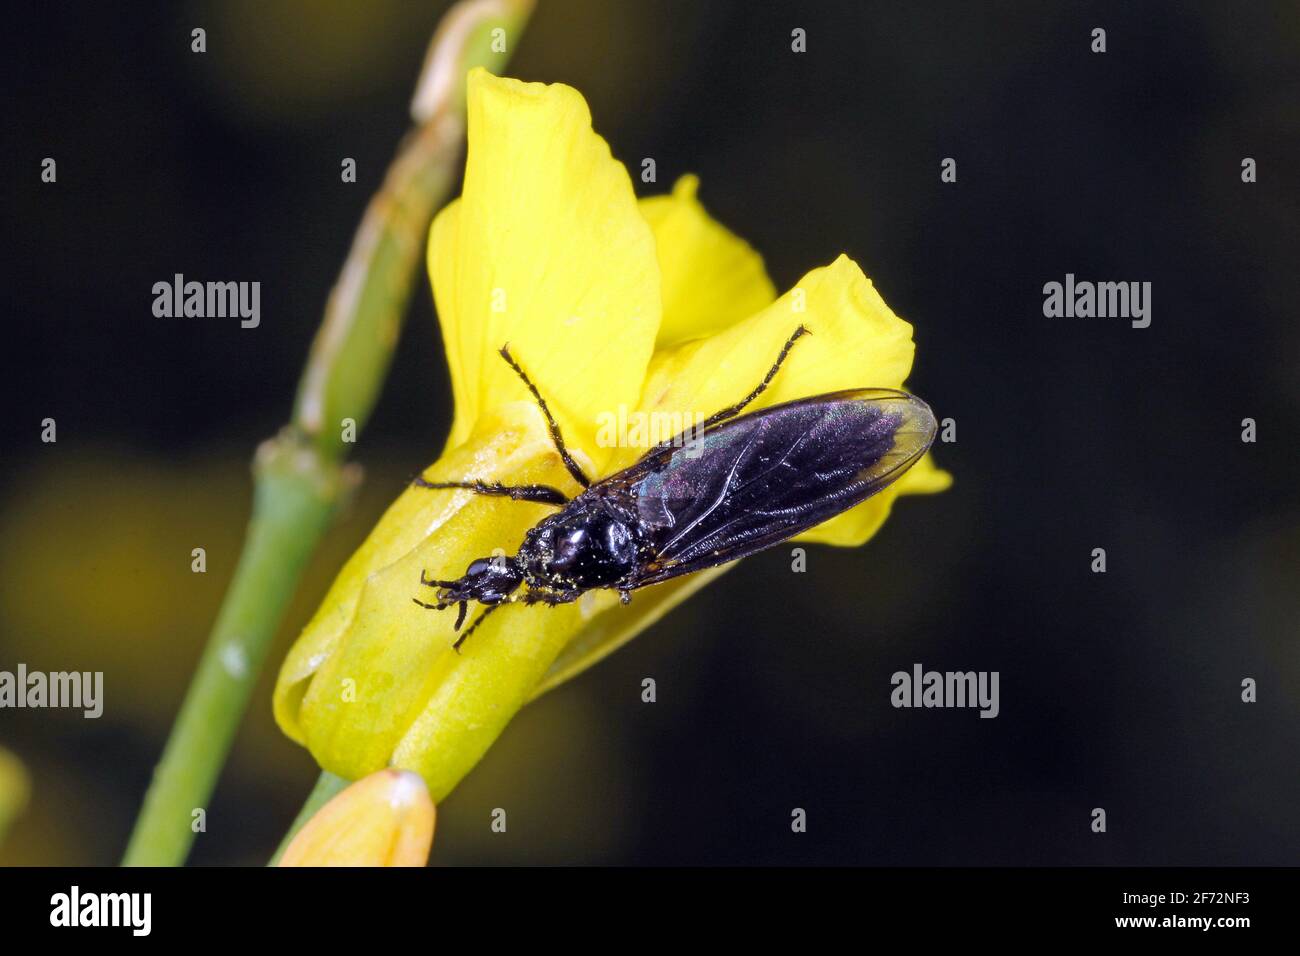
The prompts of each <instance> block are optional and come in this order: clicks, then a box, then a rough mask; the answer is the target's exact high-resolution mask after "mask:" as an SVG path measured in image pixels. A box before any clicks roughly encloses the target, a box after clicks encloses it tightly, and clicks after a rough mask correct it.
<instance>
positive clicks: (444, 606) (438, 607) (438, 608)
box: [411, 598, 451, 611]
mask: <svg viewBox="0 0 1300 956" xmlns="http://www.w3.org/2000/svg"><path fill="white" fill-rule="evenodd" d="M411 600H412V601H414V602H415V603H416V604H418V605H420V607H422V608H426V609H427V610H430V611H445V610H447V608H449V607H451V605H450V604H429V603H427V602H425V601H421V600H420V599H419V598H411Z"/></svg>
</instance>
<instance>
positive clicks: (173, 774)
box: [123, 0, 532, 866]
mask: <svg viewBox="0 0 1300 956" xmlns="http://www.w3.org/2000/svg"><path fill="white" fill-rule="evenodd" d="M531 10H532V0H463V2H461V3H458V4H456V5H455V6H454V7H452V8H451V10H449V11H448V13H447V15H446V16H445V17H444V18H443V21H442V23H441V24H440V25H439V28H438V31H437V33H436V34H435V35H434V38H433V42H432V44H431V46H430V52H429V56H428V58H427V59H426V62H425V66H424V70H423V73H422V77H421V80H420V83H419V86H418V88H417V93H416V99H415V102H414V103H413V105H412V113H413V115H414V117H415V119H416V122H417V124H418V126H417V129H416V131H415V132H414V133H413V134H412V136H410V137H409V138H408V140H407V142H405V143H404V144H403V146H402V149H401V151H400V152H399V154H398V156H397V159H396V160H394V162H393V165H392V166H391V167H390V168H389V171H388V174H387V176H386V177H385V179H384V183H383V186H382V188H381V189H380V191H379V192H378V193H377V194H376V195H375V197H374V198H373V199H372V200H371V202H370V205H369V206H368V207H367V209H366V214H365V217H364V218H363V220H362V223H361V227H360V228H359V229H358V231H357V235H356V238H355V239H354V241H353V244H352V248H351V250H350V252H349V254H348V258H347V261H346V262H345V263H344V266H343V270H342V273H341V274H340V276H339V280H338V282H337V284H336V285H335V287H334V290H333V292H332V293H331V295H330V298H329V301H328V303H327V304H326V308H325V317H324V319H323V321H322V323H321V327H320V330H319V331H318V333H317V336H316V340H315V342H314V343H313V345H312V350H311V354H310V356H309V357H308V361H307V367H306V369H305V370H304V372H303V375H302V378H301V380H300V382H299V387H298V396H297V400H296V402H295V407H294V416H293V423H292V424H291V425H290V426H288V427H287V428H286V429H284V431H282V432H281V433H280V435H278V436H277V437H276V438H274V439H271V440H270V441H269V442H267V443H265V444H264V445H263V447H262V448H261V449H259V452H258V456H257V460H256V461H255V463H254V474H255V476H256V480H255V485H254V493H253V516H252V519H251V521H250V523H249V527H248V534H247V537H246V539H245V542H244V549H243V552H242V554H241V555H240V558H239V564H238V566H237V568H236V571H235V577H234V580H233V581H232V582H231V585H230V588H229V590H228V591H227V592H226V597H225V600H224V601H223V603H222V606H221V611H220V614H219V615H218V617H217V622H216V625H215V626H214V627H213V630H212V633H211V635H210V636H209V638H208V644H207V648H206V649H205V650H204V652H203V656H202V658H201V659H200V660H199V665H198V669H197V670H196V672H195V675H194V678H193V680H192V681H191V683H190V688H189V691H188V693H187V694H186V697H185V702H184V703H183V704H182V705H181V712H180V714H179V716H178V717H177V719H176V723H175V724H174V725H173V727H172V733H171V736H170V737H169V738H168V741H167V746H166V749H165V750H164V751H163V755H162V759H161V760H160V761H159V764H158V767H157V769H156V770H155V771H154V777H153V782H152V783H151V784H150V786H149V792H148V794H147V795H146V796H145V801H144V806H143V808H142V809H141V811H140V817H139V818H138V819H137V820H136V825H135V830H134V832H133V833H132V835H131V842H130V845H129V846H128V847H127V851H126V856H125V858H124V860H123V862H124V864H125V865H128V866H178V865H180V864H182V863H184V862H185V857H186V855H187V854H188V852H189V848H190V845H191V844H192V843H193V842H194V836H195V830H194V826H195V823H196V818H197V817H198V814H196V813H195V811H196V810H202V809H204V807H205V804H206V803H207V801H208V798H209V797H211V795H212V790H213V788H214V787H215V785H216V781H217V777H218V776H219V774H220V772H221V767H222V766H223V764H224V763H225V761H226V757H227V756H228V754H229V752H230V747H231V745H232V744H233V742H234V739H235V733H236V731H237V730H238V728H239V723H240V721H241V720H242V719H243V715H244V711H245V710H246V709H247V707H248V699H249V695H250V694H251V692H252V689H253V687H254V685H255V684H256V683H257V678H258V675H259V674H260V673H261V670H262V665H263V663H264V662H265V660H266V655H267V651H268V650H269V648H270V644H271V640H272V638H273V637H274V635H275V632H276V629H277V627H278V626H279V624H280V621H281V618H282V617H283V614H284V609H285V606H286V605H287V604H288V601H289V599H290V597H291V596H292V595H293V592H294V589H295V587H296V586H297V583H298V578H299V576H300V575H301V573H302V570H303V568H304V567H305V565H306V563H307V561H308V559H309V558H310V557H311V554H312V552H313V551H314V550H315V547H316V544H317V542H318V541H319V540H320V538H321V536H322V535H324V533H325V531H326V530H327V529H328V528H329V525H330V522H331V520H332V518H333V516H334V514H335V513H336V511H337V510H338V507H339V505H340V504H341V503H342V500H343V498H344V495H345V492H346V491H347V489H348V488H349V487H350V486H351V485H352V484H353V483H354V481H353V480H352V479H353V476H352V473H350V472H349V471H348V469H346V468H345V467H344V466H343V464H342V459H343V457H344V456H345V455H346V454H347V451H348V448H349V445H350V442H351V441H353V440H355V439H354V436H355V434H356V433H358V432H360V430H361V428H362V427H363V426H364V424H365V422H366V421H367V419H368V418H369V417H370V412H371V411H372V410H373V408H374V404H375V401H376V400H377V398H378V396H379V391H380V387H381V385H382V383H383V380H384V377H385V375H386V374H387V371H388V365H389V362H390V361H391V358H392V351H393V347H394V345H395V343H396V341H397V336H398V332H399V331H400V329H401V324H402V318H403V316H404V314H405V311H406V306H407V303H408V302H409V300H410V296H411V292H412V290H413V288H414V285H415V277H416V276H417V275H418V273H419V268H418V267H419V264H420V262H421V259H422V253H423V251H424V243H425V237H426V234H427V232H428V229H429V223H430V221H431V220H432V218H433V214H434V212H435V211H436V210H437V209H438V207H439V206H441V204H442V203H443V202H444V201H445V199H446V197H447V194H448V191H449V190H450V188H451V185H452V183H453V182H454V180H455V175H454V168H455V162H456V159H457V158H458V156H459V154H460V148H461V146H462V144H463V141H464V112H465V90H464V78H465V73H466V72H467V71H468V70H469V69H470V68H472V67H474V66H479V65H482V66H486V67H487V68H489V69H492V70H498V71H499V70H500V69H501V67H502V66H504V64H505V62H506V60H507V59H508V53H507V49H508V50H513V49H514V45H515V43H516V42H517V41H518V36H519V33H520V32H521V31H522V29H523V26H524V23H525V22H526V21H527V18H528V15H529V13H530V12H531ZM503 31H504V32H503ZM503 38H504V40H505V42H506V43H507V44H508V47H507V46H502V43H501V41H502V39H503ZM345 435H347V436H349V437H347V438H345V437H344V436H345ZM317 789H318V790H319V785H318V788H317ZM314 795H315V792H313V796H314Z"/></svg>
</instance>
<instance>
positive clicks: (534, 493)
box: [411, 476, 569, 507]
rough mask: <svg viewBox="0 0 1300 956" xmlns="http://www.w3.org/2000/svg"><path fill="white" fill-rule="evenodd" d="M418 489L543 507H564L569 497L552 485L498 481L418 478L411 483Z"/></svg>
mask: <svg viewBox="0 0 1300 956" xmlns="http://www.w3.org/2000/svg"><path fill="white" fill-rule="evenodd" d="M411 484H412V485H414V486H415V487H416V488H465V489H468V490H470V491H473V492H474V493H476V494H480V495H494V496H496V497H501V498H511V499H513V500H515V501H535V502H537V503H539V504H543V505H558V506H560V507H563V506H564V505H566V504H568V503H569V498H568V496H567V495H566V494H565V493H564V492H562V491H561V490H560V489H559V488H552V487H551V486H550V485H503V484H501V483H500V482H497V481H426V480H425V479H424V478H422V477H419V476H417V477H416V478H415V479H414V480H412V481H411Z"/></svg>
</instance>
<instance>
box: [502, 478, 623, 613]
mask: <svg viewBox="0 0 1300 956" xmlns="http://www.w3.org/2000/svg"><path fill="white" fill-rule="evenodd" d="M638 553H639V548H638V540H637V536H636V533H635V531H634V529H633V528H632V527H631V526H630V525H629V524H628V523H627V522H625V521H623V520H621V519H620V517H619V516H618V515H617V514H615V513H612V512H611V511H610V510H609V509H607V508H605V507H602V506H601V503H600V502H599V501H598V500H594V499H588V500H584V499H582V498H579V499H575V500H574V502H572V503H571V504H570V506H569V507H568V508H566V509H565V510H564V511H562V512H560V513H559V514H555V515H551V516H550V517H548V518H545V519H544V520H542V521H541V522H539V523H538V524H537V525H536V526H535V527H534V528H533V529H532V530H531V531H529V532H528V534H527V536H525V538H524V543H523V546H522V547H521V548H520V549H519V554H518V556H517V561H518V562H519V565H520V567H521V569H522V570H523V573H524V577H525V579H526V580H527V581H528V583H529V584H530V585H532V586H533V587H540V588H549V589H553V590H560V591H564V590H573V589H581V590H586V589H588V588H598V587H609V586H612V585H614V584H616V583H617V582H619V581H620V580H622V579H623V578H624V577H626V576H627V575H628V574H630V573H631V572H632V571H633V570H634V569H635V567H636V564H637V559H638Z"/></svg>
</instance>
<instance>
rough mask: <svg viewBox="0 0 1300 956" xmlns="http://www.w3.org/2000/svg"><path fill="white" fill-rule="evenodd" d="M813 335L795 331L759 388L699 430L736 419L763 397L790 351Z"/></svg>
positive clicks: (804, 330) (801, 327)
mask: <svg viewBox="0 0 1300 956" xmlns="http://www.w3.org/2000/svg"><path fill="white" fill-rule="evenodd" d="M811 334H812V333H811V332H810V331H808V328H807V327H806V326H803V325H801V326H799V328H797V329H795V330H794V335H792V336H790V338H788V339H786V342H785V345H783V346H782V347H781V354H780V355H778V356H777V357H776V361H775V362H774V363H772V367H771V368H770V369H768V370H767V374H766V375H764V376H763V381H761V382H759V383H758V387H757V388H755V389H754V390H753V391H752V392H750V393H749V394H748V395H746V396H745V397H744V398H743V399H741V400H740V401H739V402H737V403H736V404H735V405H732V406H731V407H730V408H724V409H723V410H722V411H720V412H715V413H714V414H712V415H710V416H709V417H708V418H706V419H705V420H704V422H703V424H701V425H699V426H697V430H700V431H703V430H705V429H708V428H712V427H713V426H714V425H717V424H719V423H721V422H725V421H726V420H727V419H728V418H735V417H736V416H737V415H739V414H740V413H741V412H742V411H744V410H745V407H746V406H747V405H749V403H750V402H752V401H753V400H754V399H756V398H758V396H760V395H762V394H763V392H764V391H765V390H766V389H767V387H768V386H769V385H770V384H772V379H774V378H776V373H777V370H778V369H780V368H781V363H782V362H784V361H785V358H786V356H787V355H789V354H790V350H791V349H792V348H794V343H795V342H797V341H799V339H801V338H803V337H804V336H805V335H811Z"/></svg>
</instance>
